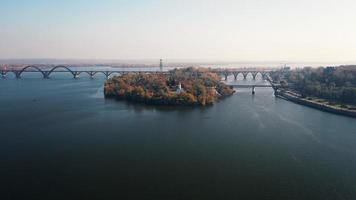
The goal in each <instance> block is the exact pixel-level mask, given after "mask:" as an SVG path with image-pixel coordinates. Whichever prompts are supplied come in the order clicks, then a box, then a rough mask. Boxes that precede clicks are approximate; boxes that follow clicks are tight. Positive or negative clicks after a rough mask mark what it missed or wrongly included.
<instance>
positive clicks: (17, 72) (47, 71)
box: [0, 65, 167, 79]
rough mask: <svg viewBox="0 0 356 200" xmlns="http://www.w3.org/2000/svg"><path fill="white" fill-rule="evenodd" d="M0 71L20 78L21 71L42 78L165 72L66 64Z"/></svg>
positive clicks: (4, 74)
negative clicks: (55, 74) (73, 66)
mask: <svg viewBox="0 0 356 200" xmlns="http://www.w3.org/2000/svg"><path fill="white" fill-rule="evenodd" d="M0 73H1V75H2V76H3V77H5V76H6V75H7V74H8V73H13V74H15V76H16V78H18V79H20V78H21V75H22V74H23V73H41V74H42V76H43V78H44V79H49V78H50V75H51V74H53V73H70V74H71V75H73V78H79V75H80V74H82V73H86V74H88V75H89V76H90V78H94V76H95V75H96V74H104V75H105V77H106V78H109V76H110V75H112V74H118V75H123V74H127V73H167V72H162V71H152V70H73V69H70V68H69V67H67V66H64V65H59V66H55V67H53V68H50V69H47V68H40V67H38V66H35V65H30V66H26V67H24V68H22V69H13V70H6V69H2V70H0Z"/></svg>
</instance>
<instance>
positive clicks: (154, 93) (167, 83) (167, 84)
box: [104, 68, 234, 106]
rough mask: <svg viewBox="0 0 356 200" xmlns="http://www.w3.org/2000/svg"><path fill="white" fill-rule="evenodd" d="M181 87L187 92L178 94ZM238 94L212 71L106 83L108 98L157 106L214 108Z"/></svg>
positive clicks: (122, 78) (124, 78)
mask: <svg viewBox="0 0 356 200" xmlns="http://www.w3.org/2000/svg"><path fill="white" fill-rule="evenodd" d="M179 84H181V87H182V88H183V89H182V90H181V91H180V92H179V93H177V92H176V91H177V88H178V86H179ZM233 93H234V90H233V89H232V88H231V87H229V86H227V85H225V84H224V83H222V82H221V81H220V77H219V76H218V75H217V74H216V73H213V72H211V71H210V70H208V69H202V68H185V69H175V70H172V71H169V73H167V74H163V73H156V74H153V73H152V74H143V73H138V74H125V75H122V76H116V77H113V78H110V79H109V80H107V81H106V82H105V86H104V94H105V96H106V97H114V98H117V99H119V100H128V101H134V102H142V103H145V104H153V105H201V106H205V105H211V104H213V103H214V102H215V101H216V100H218V99H219V98H222V97H225V96H229V95H232V94H233Z"/></svg>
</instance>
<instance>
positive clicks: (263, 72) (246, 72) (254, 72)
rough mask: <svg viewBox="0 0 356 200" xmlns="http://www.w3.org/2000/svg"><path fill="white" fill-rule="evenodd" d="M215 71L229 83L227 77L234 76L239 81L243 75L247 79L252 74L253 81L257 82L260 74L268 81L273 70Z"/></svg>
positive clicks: (238, 69)
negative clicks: (239, 76) (238, 77)
mask: <svg viewBox="0 0 356 200" xmlns="http://www.w3.org/2000/svg"><path fill="white" fill-rule="evenodd" d="M213 71H214V72H215V73H217V74H219V75H220V76H223V77H224V78H225V81H227V77H228V76H230V75H233V76H234V79H235V80H236V79H237V76H238V75H240V74H241V75H242V76H243V78H244V79H247V76H248V75H249V74H250V75H251V76H252V78H253V80H256V77H257V75H258V74H260V75H261V76H262V79H267V77H268V76H269V75H270V73H271V72H273V70H272V69H265V68H229V69H213Z"/></svg>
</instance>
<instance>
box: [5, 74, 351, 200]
mask: <svg viewBox="0 0 356 200" xmlns="http://www.w3.org/2000/svg"><path fill="white" fill-rule="evenodd" d="M71 77H72V76H71V75H68V74H67V75H53V77H52V78H51V79H49V80H44V79H41V75H40V74H38V75H24V77H23V79H21V80H16V79H14V78H13V77H8V79H1V78H0V125H1V126H0V128H1V129H0V177H1V178H0V199H134V198H136V199H137V198H139V199H273V200H279V199H280V200H287V199H288V200H289V199H323V200H324V199H356V119H352V118H348V117H344V116H338V115H334V114H330V113H325V112H322V111H319V110H315V109H312V108H309V107H304V106H301V105H298V104H294V103H291V102H288V101H285V100H282V99H278V98H275V97H274V96H273V90H272V89H270V88H257V89H256V95H254V96H252V95H251V90H250V89H239V90H238V91H237V93H236V94H234V95H233V96H232V97H230V98H226V99H224V100H222V101H220V102H218V103H217V104H215V105H214V106H211V107H206V108H168V107H152V106H144V105H139V104H132V103H126V102H120V101H115V100H106V99H104V97H103V88H102V87H103V82H104V80H105V78H104V77H103V76H97V77H96V78H95V79H93V80H91V79H89V78H88V77H87V76H85V77H81V78H80V79H76V80H75V79H72V78H71ZM239 78H241V77H239ZM230 81H231V79H230ZM240 81H241V82H244V81H242V80H240ZM245 82H246V81H245ZM247 82H251V81H247Z"/></svg>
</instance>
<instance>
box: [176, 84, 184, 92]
mask: <svg viewBox="0 0 356 200" xmlns="http://www.w3.org/2000/svg"><path fill="white" fill-rule="evenodd" d="M181 92H183V89H182V84H181V83H180V82H179V84H178V87H177V91H176V93H177V94H180V93H181Z"/></svg>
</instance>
